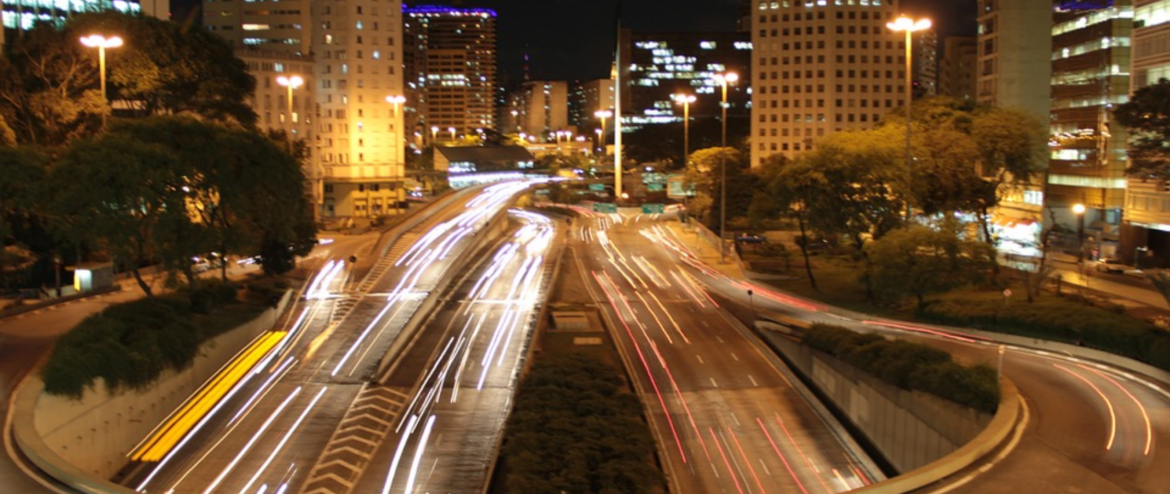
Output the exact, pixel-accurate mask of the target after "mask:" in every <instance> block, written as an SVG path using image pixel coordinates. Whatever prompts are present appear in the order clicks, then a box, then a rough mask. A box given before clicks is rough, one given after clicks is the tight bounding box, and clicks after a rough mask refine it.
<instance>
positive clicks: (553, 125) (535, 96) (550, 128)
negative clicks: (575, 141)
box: [500, 81, 576, 142]
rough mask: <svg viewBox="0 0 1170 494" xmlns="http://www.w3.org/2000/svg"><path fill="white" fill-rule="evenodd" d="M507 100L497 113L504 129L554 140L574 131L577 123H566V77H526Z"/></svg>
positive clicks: (538, 139) (567, 109)
mask: <svg viewBox="0 0 1170 494" xmlns="http://www.w3.org/2000/svg"><path fill="white" fill-rule="evenodd" d="M507 101H508V106H507V107H506V108H504V111H503V112H501V113H502V114H501V115H500V117H501V120H502V121H503V122H504V129H505V133H515V134H521V135H523V136H524V137H525V138H526V139H527V140H530V141H533V142H556V141H558V140H560V139H562V138H563V136H564V133H568V132H572V133H573V134H574V135H576V127H575V126H570V125H569V83H567V82H565V81H525V82H524V83H523V84H521V85H520V88H519V89H517V90H516V91H513V92H512V93H511V94H510V95H509V96H508V98H507ZM558 132H560V133H562V134H561V135H557V133H558Z"/></svg>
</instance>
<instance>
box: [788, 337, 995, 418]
mask: <svg viewBox="0 0 1170 494" xmlns="http://www.w3.org/2000/svg"><path fill="white" fill-rule="evenodd" d="M803 341H804V343H805V344H806V345H808V346H809V347H812V348H814V349H817V350H820V351H822V352H825V353H828V354H830V355H832V356H834V357H837V358H838V359H841V360H842V361H844V362H845V363H847V364H849V365H852V366H853V367H856V368H857V369H859V370H861V371H863V372H866V373H868V374H870V375H873V376H874V377H877V378H879V379H881V380H883V381H886V382H888V383H890V384H893V385H895V386H898V387H900V388H903V389H912V390H918V391H922V392H925V393H930V394H932V395H935V396H938V397H939V398H943V399H945V400H950V401H953V402H955V403H958V404H960V405H963V406H967V407H970V408H974V409H976V410H979V411H983V412H987V413H995V409H996V407H998V406H999V382H998V381H997V380H996V372H995V369H993V368H991V367H988V366H986V365H976V366H973V367H965V366H963V365H960V364H958V363H956V362H955V361H953V360H952V359H951V355H950V354H949V353H947V352H944V351H942V350H939V349H937V348H933V347H930V346H927V345H923V344H921V343H912V342H909V341H901V340H888V339H886V338H884V337H882V336H881V335H878V334H873V333H858V332H856V331H851V330H848V329H845V328H842V327H840V326H832V325H828V324H815V325H813V327H812V328H810V329H809V330H808V331H807V332H806V333H805V335H804V340H803Z"/></svg>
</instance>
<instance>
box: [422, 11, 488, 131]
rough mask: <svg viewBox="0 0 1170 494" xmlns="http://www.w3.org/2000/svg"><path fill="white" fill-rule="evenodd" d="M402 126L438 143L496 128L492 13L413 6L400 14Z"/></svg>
mask: <svg viewBox="0 0 1170 494" xmlns="http://www.w3.org/2000/svg"><path fill="white" fill-rule="evenodd" d="M403 16H404V18H405V19H404V21H405V27H404V32H405V34H404V36H405V40H406V41H405V46H404V49H405V53H404V55H405V59H404V62H405V64H406V91H407V94H406V96H407V105H408V106H409V108H408V109H407V119H408V120H407V128H408V129H410V131H411V132H419V133H420V134H422V135H426V136H431V135H432V134H431V133H430V131H429V129H430V128H432V127H438V128H439V129H441V130H442V131H443V132H439V133H437V134H434V135H435V136H436V137H438V138H440V140H449V139H450V134H449V133H447V134H446V135H444V132H446V130H447V129H448V128H454V129H455V132H456V134H457V135H466V134H469V133H474V132H475V131H476V129H494V128H495V127H496V111H495V108H496V101H495V97H496V94H495V90H496V13H495V12H494V11H492V10H489V9H478V8H461V7H441V6H429V5H424V6H417V7H407V8H406V9H404V11H403Z"/></svg>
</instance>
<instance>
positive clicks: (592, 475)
mask: <svg viewBox="0 0 1170 494" xmlns="http://www.w3.org/2000/svg"><path fill="white" fill-rule="evenodd" d="M502 456H503V460H504V462H505V464H506V465H507V479H506V481H505V486H504V492H530V493H550V494H555V493H573V494H578V493H580V494H584V493H611V492H648V493H655V492H665V484H664V482H665V481H664V479H663V477H662V474H661V472H659V471H658V470H657V469H656V468H654V466H653V463H652V462H651V459H652V458H653V457H654V439H653V437H652V436H651V435H650V430H649V428H648V427H647V425H646V422H645V421H644V420H643V418H642V405H641V403H640V402H639V401H638V397H637V396H635V395H633V394H631V393H630V392H628V391H627V390H626V389H625V381H624V380H623V379H622V378H621V374H620V373H619V372H618V370H617V369H616V368H614V367H613V366H611V365H609V364H606V363H604V362H602V361H600V360H598V359H596V358H594V357H591V356H588V355H585V354H581V353H576V352H571V353H565V354H557V355H544V356H542V357H541V358H540V359H538V360H537V361H536V362H535V363H534V364H533V366H532V369H531V370H530V372H529V373H528V376H527V377H526V378H525V379H524V382H523V383H522V384H521V386H520V392H519V394H518V395H517V397H516V406H515V408H514V409H513V411H512V415H511V416H510V417H509V418H508V425H507V429H506V430H505V432H504V446H503V450H502Z"/></svg>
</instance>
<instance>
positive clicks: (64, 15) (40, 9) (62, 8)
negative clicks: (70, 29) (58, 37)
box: [0, 0, 171, 46]
mask: <svg viewBox="0 0 1170 494" xmlns="http://www.w3.org/2000/svg"><path fill="white" fill-rule="evenodd" d="M170 7H171V5H170V2H169V0H119V1H116V2H112V1H110V0H72V1H68V2H66V1H54V2H49V1H17V0H8V1H5V2H3V4H0V26H3V27H2V28H0V46H3V45H4V37H5V36H13V35H15V33H17V32H19V31H27V30H29V29H32V27H33V25H34V24H36V23H38V22H53V23H64V22H65V21H66V20H68V19H69V18H70V17H72V16H73V15H75V14H81V13H85V12H100V11H106V10H115V11H118V12H121V13H123V14H134V15H144V16H148V17H157V18H159V19H166V18H167V17H169V16H170V12H171V8H170Z"/></svg>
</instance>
